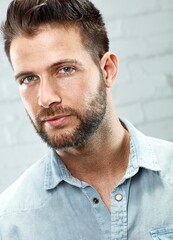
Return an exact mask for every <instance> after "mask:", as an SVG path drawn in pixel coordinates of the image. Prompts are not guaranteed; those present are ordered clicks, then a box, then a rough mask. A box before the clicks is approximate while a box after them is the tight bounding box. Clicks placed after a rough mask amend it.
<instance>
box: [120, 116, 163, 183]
mask: <svg viewBox="0 0 173 240" xmlns="http://www.w3.org/2000/svg"><path fill="white" fill-rule="evenodd" d="M121 121H122V122H123V124H124V125H125V127H126V128H127V130H128V132H129V135H130V157H129V165H128V169H127V172H126V176H125V177H126V178H129V177H132V176H133V175H135V173H137V172H138V170H139V168H145V169H148V170H151V171H161V168H160V166H159V163H158V160H157V157H156V154H155V152H154V150H153V148H152V146H151V144H150V140H149V137H147V136H145V135H144V134H142V133H141V132H140V131H138V130H137V129H136V128H135V127H134V126H133V125H132V124H131V123H130V122H129V121H127V120H125V119H122V118H121Z"/></svg>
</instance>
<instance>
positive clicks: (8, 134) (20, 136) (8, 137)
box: [0, 102, 41, 147]
mask: <svg viewBox="0 0 173 240" xmlns="http://www.w3.org/2000/svg"><path fill="white" fill-rule="evenodd" d="M0 107H1V114H2V117H1V121H0V127H1V129H2V134H1V141H0V147H2V146H9V147H10V146H12V145H18V144H19V145H24V144H29V143H34V142H39V141H41V140H40V138H39V137H38V136H37V134H36V133H35V130H34V129H33V127H32V126H31V123H30V121H29V119H28V117H27V115H26V113H25V110H24V108H23V106H22V103H21V102H14V103H11V104H10V103H9V104H3V105H1V106H0Z"/></svg>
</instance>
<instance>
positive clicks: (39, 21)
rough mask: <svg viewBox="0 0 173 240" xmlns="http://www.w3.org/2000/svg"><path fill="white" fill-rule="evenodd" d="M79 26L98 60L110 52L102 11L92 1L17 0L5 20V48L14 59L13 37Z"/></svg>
mask: <svg viewBox="0 0 173 240" xmlns="http://www.w3.org/2000/svg"><path fill="white" fill-rule="evenodd" d="M46 24H59V25H63V26H65V27H71V26H77V27H78V28H79V30H80V34H81V37H82V43H83V45H84V47H85V48H86V49H87V50H88V51H89V52H90V54H91V56H92V57H93V58H94V60H96V59H97V61H98V59H101V57H102V56H103V55H104V54H105V53H106V52H107V51H109V39H108V36H107V31H106V28H105V23H104V21H103V18H102V15H101V13H100V11H99V10H98V9H97V8H96V7H95V6H94V4H93V3H92V2H91V1H89V0H13V1H12V2H11V3H10V5H9V7H8V10H7V17H6V20H5V22H4V23H2V26H1V31H2V34H3V38H4V49H5V52H6V54H7V57H8V59H9V60H10V46H11V42H12V40H13V39H14V38H15V37H17V36H20V35H26V36H31V37H32V36H34V35H36V34H37V32H38V28H39V27H40V26H43V25H46Z"/></svg>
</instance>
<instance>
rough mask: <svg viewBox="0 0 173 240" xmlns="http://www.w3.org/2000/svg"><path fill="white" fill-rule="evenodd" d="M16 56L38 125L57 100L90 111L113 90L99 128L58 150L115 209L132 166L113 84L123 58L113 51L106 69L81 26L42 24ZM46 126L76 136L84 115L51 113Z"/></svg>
mask: <svg viewBox="0 0 173 240" xmlns="http://www.w3.org/2000/svg"><path fill="white" fill-rule="evenodd" d="M10 58H11V63H12V67H13V70H14V74H15V76H16V79H17V82H18V83H19V91H20V95H21V98H22V101H23V103H24V106H25V108H26V110H27V112H28V114H29V116H30V118H31V119H32V121H33V123H34V125H35V126H37V121H36V116H37V114H38V112H39V111H40V110H41V109H43V108H44V109H48V108H49V107H50V106H51V105H57V106H61V107H64V106H65V107H70V108H73V109H75V110H76V111H79V112H80V113H81V114H86V113H87V112H88V111H89V109H90V108H91V107H92V101H94V99H95V96H97V95H98V94H99V88H100V87H101V88H102V90H105V91H106V93H107V108H106V113H105V116H104V119H103V121H102V122H101V124H100V125H99V128H98V129H97V131H95V133H94V134H92V135H91V136H90V137H89V139H88V140H87V141H85V143H84V144H83V145H81V146H79V147H69V148H62V149H57V150H56V151H57V153H58V155H59V156H60V157H61V159H62V160H63V161H64V163H65V165H66V167H67V168H68V169H69V171H70V172H71V174H72V175H73V176H74V177H76V178H78V179H80V180H81V181H85V182H87V183H89V184H90V185H91V186H93V187H94V188H95V189H96V190H97V191H98V193H99V194H100V196H101V198H102V199H103V201H104V203H105V205H106V206H107V208H108V209H109V211H111V209H110V194H111V191H112V189H113V188H114V187H115V185H116V184H118V183H119V182H120V180H121V179H122V177H123V176H124V174H125V171H126V169H127V165H128V158H129V151H130V146H129V145H130V144H129V135H128V132H127V131H126V129H125V128H124V127H123V126H122V124H121V123H120V121H119V119H118V116H117V114H116V111H115V107H114V104H113V100H112V96H111V92H110V89H111V87H112V85H113V83H114V82H115V79H116V74H117V58H116V56H115V55H114V54H113V53H111V52H108V53H106V54H105V55H104V56H103V58H102V59H101V60H100V68H101V71H102V74H103V80H102V79H101V78H100V71H99V68H98V66H97V65H96V63H95V62H94V61H93V58H92V57H91V55H90V54H89V52H88V51H87V50H86V49H85V48H84V46H83V44H82V40H81V36H80V33H79V31H78V29H77V28H76V27H70V28H68V29H65V28H63V27H60V26H59V25H57V26H55V25H47V26H41V27H40V31H39V33H38V34H37V35H36V36H33V37H28V36H18V37H16V38H15V39H13V41H12V45H11V48H10ZM42 120H43V123H42V124H43V127H44V130H45V131H46V133H47V134H48V136H49V137H50V138H55V136H56V141H59V142H61V141H65V140H66V139H70V138H71V136H72V134H73V132H74V129H76V127H78V126H79V124H80V122H79V119H78V118H76V117H75V116H73V115H69V114H67V113H64V112H63V113H62V114H57V116H56V117H55V116H54V117H51V116H49V117H45V118H44V119H42Z"/></svg>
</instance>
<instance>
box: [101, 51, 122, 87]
mask: <svg viewBox="0 0 173 240" xmlns="http://www.w3.org/2000/svg"><path fill="white" fill-rule="evenodd" d="M101 69H102V72H103V77H104V81H105V86H106V87H107V88H111V87H112V85H113V83H114V82H115V80H116V76H117V71H118V61H117V57H116V55H115V54H114V53H111V52H107V53H105V54H104V56H103V57H102V59H101Z"/></svg>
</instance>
